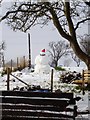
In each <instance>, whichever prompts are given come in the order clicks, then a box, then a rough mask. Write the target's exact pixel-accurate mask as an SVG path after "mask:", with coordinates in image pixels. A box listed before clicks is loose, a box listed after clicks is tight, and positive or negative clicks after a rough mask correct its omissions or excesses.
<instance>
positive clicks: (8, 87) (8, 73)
mask: <svg viewBox="0 0 90 120" xmlns="http://www.w3.org/2000/svg"><path fill="white" fill-rule="evenodd" d="M9 80H10V68H7V90H10V86H9Z"/></svg>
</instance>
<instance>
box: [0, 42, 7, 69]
mask: <svg viewBox="0 0 90 120" xmlns="http://www.w3.org/2000/svg"><path fill="white" fill-rule="evenodd" d="M5 48H6V45H5V42H4V41H2V42H1V43H0V67H3V68H4V64H5V63H4V50H5Z"/></svg>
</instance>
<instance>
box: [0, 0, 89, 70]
mask: <svg viewBox="0 0 90 120" xmlns="http://www.w3.org/2000/svg"><path fill="white" fill-rule="evenodd" d="M69 1H70V2H67V1H66V0H64V1H63V0H57V1H54V2H33V1H32V2H31V0H30V1H29V0H28V1H24V2H15V3H14V4H13V5H12V7H10V10H9V11H7V13H6V14H5V15H4V16H3V17H2V18H1V19H0V21H2V20H4V19H7V24H8V25H9V26H11V28H13V30H17V29H18V30H21V31H24V32H26V31H27V30H28V29H30V28H31V26H35V25H36V24H41V25H46V24H47V23H48V22H49V21H52V22H53V25H54V26H55V27H56V29H57V30H58V32H59V34H60V35H61V36H62V37H63V38H65V39H66V40H68V41H69V42H70V45H71V47H72V49H73V51H74V53H75V54H76V55H77V56H78V57H79V58H80V59H81V60H82V61H83V62H85V64H86V65H87V67H88V69H90V56H89V55H87V54H86V53H85V52H84V51H83V50H82V49H81V48H80V45H79V43H78V39H77V30H78V28H79V26H80V27H82V25H83V24H84V23H86V22H88V21H90V15H89V12H88V10H89V9H88V8H89V7H90V2H87V3H85V2H84V1H83V0H82V1H73V0H69ZM82 2H83V3H82ZM74 21H75V22H74Z"/></svg>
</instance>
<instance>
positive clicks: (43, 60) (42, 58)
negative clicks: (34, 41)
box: [35, 49, 50, 74]
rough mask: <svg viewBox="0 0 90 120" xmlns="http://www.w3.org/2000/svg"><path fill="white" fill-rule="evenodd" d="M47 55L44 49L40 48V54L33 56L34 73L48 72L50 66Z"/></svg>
mask: <svg viewBox="0 0 90 120" xmlns="http://www.w3.org/2000/svg"><path fill="white" fill-rule="evenodd" d="M48 62H49V60H48V56H47V55H46V51H45V49H42V50H41V52H40V54H39V55H38V56H36V58H35V73H44V74H48V73H49V72H50V66H49V64H48Z"/></svg>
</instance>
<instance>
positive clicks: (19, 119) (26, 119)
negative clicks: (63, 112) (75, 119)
mask: <svg viewBox="0 0 90 120" xmlns="http://www.w3.org/2000/svg"><path fill="white" fill-rule="evenodd" d="M1 120H65V118H50V117H44V118H43V117H41V118H38V117H36V118H29V117H14V116H13V117H10V116H3V118H2V119H1ZM68 120H69V119H68Z"/></svg>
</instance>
